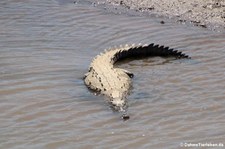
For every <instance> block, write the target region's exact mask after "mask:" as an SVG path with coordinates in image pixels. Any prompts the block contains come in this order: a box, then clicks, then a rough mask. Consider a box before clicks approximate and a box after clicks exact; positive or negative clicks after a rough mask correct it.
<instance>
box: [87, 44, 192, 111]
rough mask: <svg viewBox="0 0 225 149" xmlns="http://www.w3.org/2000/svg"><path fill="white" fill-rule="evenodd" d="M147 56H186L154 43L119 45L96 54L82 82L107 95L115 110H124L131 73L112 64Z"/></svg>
mask: <svg viewBox="0 0 225 149" xmlns="http://www.w3.org/2000/svg"><path fill="white" fill-rule="evenodd" d="M149 56H163V57H169V56H173V57H176V58H188V56H187V55H185V54H182V53H181V52H177V51H174V50H173V49H169V48H168V47H163V46H160V47H159V46H158V45H154V44H150V45H138V46H135V45H125V46H120V47H119V48H112V49H108V50H107V51H105V52H104V53H101V54H100V55H97V56H96V57H95V58H94V60H93V61H92V63H91V65H90V68H89V72H88V73H86V74H85V77H84V82H85V84H86V85H87V86H88V88H90V89H92V90H94V91H96V92H99V93H100V94H103V95H105V96H107V97H108V101H109V102H110V104H111V106H112V107H113V108H114V109H115V110H118V111H125V108H126V102H127V100H126V96H127V94H128V91H129V89H130V87H131V78H132V77H133V74H132V73H131V72H128V71H127V70H124V69H120V68H114V66H113V64H114V63H116V62H117V61H119V60H123V59H125V58H138V57H149Z"/></svg>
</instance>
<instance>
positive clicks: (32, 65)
mask: <svg viewBox="0 0 225 149" xmlns="http://www.w3.org/2000/svg"><path fill="white" fill-rule="evenodd" d="M162 19H163V18H154V17H151V16H145V15H140V14H135V13H134V14H133V13H131V14H130V13H122V14H120V12H119V11H118V12H116V11H110V10H108V9H106V10H105V9H104V6H98V7H94V5H93V4H92V3H91V2H89V1H79V2H77V3H73V1H72V0H49V1H45V0H29V1H26V0H20V1H18V0H1V2H0V148H10V149H11V148H21V149H24V148H29V149H33V148H35V149H40V148H49V149H50V148H68V149H70V148H71V149H73V148H79V149H87V148H95V149H99V148H107V149H108V148H121V149H122V148H123V149H127V148H133V149H135V148H143V149H144V148H180V147H181V145H180V144H181V143H189V142H190V143H206V142H208V143H210V142H211V143H223V144H224V145H225V119H224V117H225V34H224V33H218V32H212V31H209V30H207V29H203V28H197V27H192V26H190V25H181V24H176V23H174V22H173V21H170V20H166V19H165V20H164V21H165V24H160V21H161V20H162ZM139 42H141V43H152V42H154V43H158V44H161V45H167V46H170V47H172V48H175V49H177V50H180V51H183V52H185V53H186V54H188V55H190V56H191V57H192V59H191V60H168V59H163V58H159V57H155V58H148V59H142V60H135V61H131V62H128V63H122V64H121V65H120V67H122V68H125V69H127V70H130V71H132V72H133V73H134V74H135V77H134V79H133V89H132V91H131V94H130V96H129V97H128V99H129V109H128V113H129V115H130V116H131V118H130V120H128V121H122V120H121V119H120V118H119V116H120V114H118V113H115V112H113V111H112V110H111V109H110V108H109V106H108V105H107V104H106V103H105V101H104V97H102V96H95V95H93V93H91V92H90V91H88V89H87V88H86V87H85V85H84V83H83V81H82V77H83V75H84V73H85V72H86V71H87V69H88V66H89V64H90V62H91V60H92V58H93V57H94V56H95V55H97V54H98V53H100V52H102V51H103V50H104V49H105V48H108V47H110V46H114V45H120V44H126V43H128V44H131V43H139Z"/></svg>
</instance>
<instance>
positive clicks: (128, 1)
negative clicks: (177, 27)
mask: <svg viewBox="0 0 225 149" xmlns="http://www.w3.org/2000/svg"><path fill="white" fill-rule="evenodd" d="M108 2H109V3H111V4H113V5H121V6H124V7H126V8H128V9H135V10H137V11H148V12H151V13H153V14H156V15H159V16H166V17H169V18H175V19H176V20H177V21H178V22H181V23H185V22H190V23H193V24H194V25H196V26H200V27H203V28H210V29H213V30H218V29H219V30H224V29H225V1H224V0H198V1H196V0H170V1H168V0H141V1H140V0H108Z"/></svg>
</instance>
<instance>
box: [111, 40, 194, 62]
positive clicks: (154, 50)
mask: <svg viewBox="0 0 225 149" xmlns="http://www.w3.org/2000/svg"><path fill="white" fill-rule="evenodd" d="M150 56H162V57H175V58H178V59H180V58H190V57H189V56H188V55H186V54H184V53H182V52H179V51H177V50H174V49H170V48H169V47H164V46H159V45H154V44H153V43H152V44H149V45H146V46H137V47H131V48H129V49H128V50H120V51H118V52H117V53H115V55H114V57H113V62H114V63H115V62H117V61H119V60H123V59H126V58H140V57H150Z"/></svg>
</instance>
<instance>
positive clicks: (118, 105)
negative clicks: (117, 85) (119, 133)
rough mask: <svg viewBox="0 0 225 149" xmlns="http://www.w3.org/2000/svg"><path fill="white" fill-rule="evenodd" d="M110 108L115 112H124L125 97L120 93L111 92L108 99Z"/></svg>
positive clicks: (125, 105)
mask: <svg viewBox="0 0 225 149" xmlns="http://www.w3.org/2000/svg"><path fill="white" fill-rule="evenodd" d="M110 103H111V105H112V108H113V109H114V110H116V111H121V112H123V111H125V109H126V107H127V103H126V97H125V96H124V94H123V93H121V92H120V91H112V93H111V97H110Z"/></svg>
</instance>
